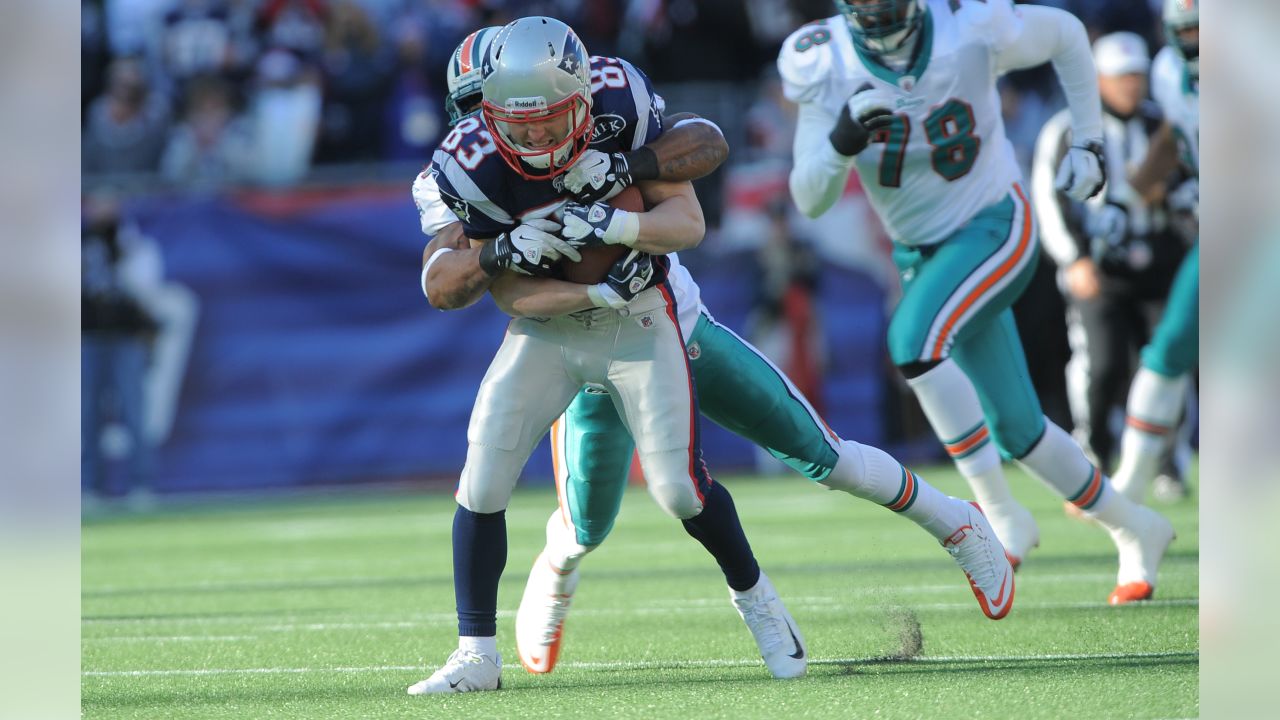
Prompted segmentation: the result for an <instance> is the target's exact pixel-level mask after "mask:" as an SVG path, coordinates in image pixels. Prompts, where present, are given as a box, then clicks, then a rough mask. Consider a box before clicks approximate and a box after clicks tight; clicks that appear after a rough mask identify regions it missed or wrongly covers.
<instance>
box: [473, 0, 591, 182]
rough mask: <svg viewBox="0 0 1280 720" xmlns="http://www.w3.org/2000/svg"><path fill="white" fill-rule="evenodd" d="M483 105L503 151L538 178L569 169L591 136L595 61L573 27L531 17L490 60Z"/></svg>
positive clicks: (509, 29)
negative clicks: (592, 83)
mask: <svg viewBox="0 0 1280 720" xmlns="http://www.w3.org/2000/svg"><path fill="white" fill-rule="evenodd" d="M483 95H484V101H483V102H482V103H481V111H482V112H483V114H484V119H485V123H486V124H487V125H488V126H489V130H490V132H491V133H492V134H493V139H494V141H495V144H496V145H497V146H498V152H499V153H500V154H501V155H502V158H503V159H504V160H506V162H507V165H509V166H510V167H511V168H512V169H513V170H515V171H516V172H517V173H519V174H520V175H521V176H522V177H525V178H528V179H531V180H545V179H548V178H552V177H555V176H557V175H559V174H561V173H564V172H566V171H567V170H568V169H569V167H570V166H571V165H573V163H574V162H575V161H576V160H577V159H578V157H580V156H581V155H582V153H583V152H585V151H586V149H587V145H588V143H590V142H591V130H592V121H591V59H590V56H589V55H588V54H587V51H586V49H585V48H583V46H582V42H581V41H580V40H578V36H577V35H575V34H574V32H573V30H572V29H570V28H569V26H568V25H565V24H564V23H562V22H560V21H559V20H555V19H552V18H544V17H526V18H521V19H519V20H516V21H515V22H513V23H511V24H509V25H507V26H506V27H504V28H502V30H500V31H499V32H498V35H497V37H496V38H495V39H494V41H493V45H492V46H491V47H490V49H489V54H488V55H486V56H485V59H484V87H483Z"/></svg>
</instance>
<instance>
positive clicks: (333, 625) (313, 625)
mask: <svg viewBox="0 0 1280 720" xmlns="http://www.w3.org/2000/svg"><path fill="white" fill-rule="evenodd" d="M953 589H954V588H953ZM787 604H788V605H789V606H790V607H791V609H793V610H807V611H810V612H859V613H876V612H882V611H884V610H885V609H886V608H905V609H908V610H917V611H938V612H976V608H975V606H974V603H973V601H971V600H969V601H965V602H951V603H914V602H910V601H908V600H904V599H902V598H900V597H893V596H888V597H886V598H885V599H884V602H881V603H877V604H875V605H861V604H856V603H850V602H849V601H848V599H847V598H831V597H806V598H800V599H799V600H798V601H794V602H788V603H787ZM1199 606H1200V599H1199V598H1171V599H1164V600H1162V599H1159V598H1157V599H1155V600H1147V601H1144V602H1142V603H1138V604H1135V605H1134V606H1132V610H1134V611H1140V610H1141V609H1142V608H1155V607H1199ZM728 607H729V604H728V602H727V601H725V600H710V599H694V600H691V601H688V602H687V603H686V606H685V607H684V608H683V609H682V610H681V612H683V613H720V612H723V611H725V609H727V608H728ZM1014 608H1015V610H1016V609H1023V610H1093V609H1103V608H1111V606H1110V605H1108V604H1107V603H1106V602H1104V601H1101V600H1096V601H1095V600H1082V601H1078V602H1040V603H1018V604H1016V605H1015V606H1014ZM671 611H672V608H670V607H640V608H592V607H584V608H577V609H575V610H574V613H573V614H574V617H599V616H614V615H667V614H670V613H671ZM1111 611H1112V612H1127V611H1128V610H1127V609H1122V608H1115V609H1112V610H1111ZM515 615H516V613H515V611H514V610H499V611H498V617H499V618H504V619H506V618H513V617H515ZM359 617H361V616H359V615H342V616H338V617H335V618H330V619H326V620H324V621H320V622H307V620H310V618H299V617H292V616H283V617H262V618H254V617H245V616H240V615H208V616H205V617H198V618H182V617H174V618H166V617H162V616H161V617H145V618H110V619H94V618H87V619H85V620H83V621H82V622H83V624H85V625H92V626H95V627H103V626H105V625H108V624H115V623H135V624H167V623H172V624H174V625H197V626H199V625H228V624H238V623H239V624H244V625H245V626H247V627H248V628H251V629H252V630H254V631H255V632H297V631H301V630H308V631H329V630H369V629H380V628H381V629H388V630H394V629H404V628H416V627H423V626H427V625H431V624H438V623H445V624H448V623H452V622H455V621H456V620H457V616H456V615H454V614H453V613H423V614H418V615H410V616H408V617H407V618H406V619H404V620H378V621H366V622H361V621H359V620H358V618H359ZM347 618H351V619H352V620H348V619H347ZM282 621H283V622H282ZM258 623H271V624H269V625H259V624H258ZM109 637H110V636H100V637H97V638H85V639H86V640H102V639H107V638H109ZM158 637H163V636H158ZM227 637H232V636H227Z"/></svg>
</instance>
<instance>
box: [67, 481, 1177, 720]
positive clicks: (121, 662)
mask: <svg viewBox="0 0 1280 720" xmlns="http://www.w3.org/2000/svg"><path fill="white" fill-rule="evenodd" d="M1010 474H1011V482H1013V483H1015V489H1016V491H1017V492H1018V494H1019V496H1020V498H1022V499H1023V501H1024V502H1026V503H1027V504H1028V505H1029V506H1030V507H1031V508H1032V510H1033V511H1034V512H1035V513H1036V516H1037V519H1038V520H1039V521H1040V526H1041V532H1042V543H1041V548H1040V549H1039V550H1037V551H1036V552H1034V553H1033V554H1032V555H1031V558H1030V560H1029V561H1028V563H1027V564H1026V565H1024V566H1023V570H1022V571H1021V572H1020V573H1019V575H1018V589H1017V601H1016V604H1015V606H1014V609H1013V612H1012V613H1011V614H1010V616H1009V617H1008V618H1006V619H1005V620H1002V621H1000V622H992V621H990V620H987V619H986V618H984V617H983V615H982V613H981V612H980V611H979V609H978V607H977V604H976V603H975V601H974V599H973V596H972V594H971V593H970V591H969V589H968V585H967V583H966V582H965V580H964V576H963V575H962V574H961V572H960V571H959V569H958V568H957V567H956V566H955V565H954V564H953V563H952V561H951V559H950V558H949V557H948V556H947V555H946V553H945V552H943V551H942V550H941V549H940V548H939V547H938V546H937V545H936V544H935V543H934V542H933V541H932V540H931V539H930V538H929V537H928V536H927V535H926V534H925V533H924V532H923V531H921V530H919V529H918V528H916V527H915V526H914V525H912V524H911V523H909V522H908V521H906V520H904V519H902V518H899V517H897V516H895V515H893V514H892V513H890V512H888V511H887V510H884V509H882V508H879V507H875V506H873V505H871V504H869V503H866V502H862V501H858V500H855V499H853V498H851V497H849V496H847V495H844V494H840V493H833V492H828V491H825V490H823V489H821V488H818V487H815V486H812V485H810V484H809V483H808V482H807V481H804V480H800V479H798V478H795V477H786V478H777V479H767V480H755V479H735V478H726V479H725V480H726V482H725V485H726V486H727V487H728V488H729V489H730V491H731V492H732V493H733V495H734V498H735V499H736V501H737V505H738V509H739V513H740V514H741V516H742V519H743V523H744V524H745V526H746V528H747V533H748V535H749V536H750V538H751V539H752V543H753V546H754V547H755V550H756V554H757V556H758V557H759V559H760V562H761V566H762V567H763V568H764V569H765V571H766V572H768V573H769V575H770V577H771V578H772V579H773V581H774V583H775V584H776V585H777V587H778V589H779V592H780V593H781V594H782V597H783V599H784V600H785V601H786V602H787V605H788V607H789V608H790V610H791V612H792V614H793V615H794V616H795V618H796V621H797V623H798V624H799V625H800V627H801V629H802V630H803V632H804V633H805V636H806V638H807V640H808V644H809V651H810V656H811V658H812V660H811V663H810V666H809V674H808V676H807V677H806V678H803V679H800V680H790V681H777V680H773V679H771V678H770V677H769V674H768V671H767V670H766V669H765V667H764V665H763V663H762V662H761V661H760V658H759V657H758V655H757V653H756V648H755V645H754V643H753V642H752V640H751V637H750V635H749V633H748V632H747V630H746V628H745V626H744V625H743V624H742V622H741V620H739V619H738V616H737V614H736V613H735V612H734V610H733V608H732V606H731V605H730V604H729V600H728V594H727V590H726V588H725V586H724V583H723V580H722V578H721V576H720V574H719V571H718V569H717V568H716V566H715V564H714V562H713V561H712V560H711V558H710V557H709V556H708V555H707V554H706V553H705V552H704V551H703V550H702V548H701V546H699V545H698V544H697V543H696V542H694V541H693V540H692V539H691V538H689V537H688V536H686V535H685V534H684V532H683V531H682V530H681V528H680V526H679V524H678V523H676V522H675V521H673V520H671V519H670V518H668V517H666V516H665V515H663V514H662V513H661V512H660V511H659V510H658V509H657V508H656V506H655V505H654V504H653V503H652V502H651V501H650V500H649V498H648V496H647V495H646V494H645V493H644V491H643V490H632V491H631V492H630V494H629V495H628V497H627V499H626V501H625V502H624V504H623V511H622V515H621V517H620V518H619V520H618V524H617V526H616V528H615V530H614V533H613V535H612V537H611V538H610V540H609V542H608V543H606V545H605V546H604V547H602V548H601V549H600V550H598V551H597V552H596V553H594V554H593V555H592V556H590V557H589V558H588V559H587V560H586V561H585V562H584V563H583V573H582V583H581V585H580V586H579V589H578V592H577V596H576V598H575V600H574V609H573V612H572V613H571V615H570V617H569V620H568V623H567V624H566V634H565V644H564V649H563V651H562V655H561V661H560V664H559V666H558V667H557V668H556V671H555V672H554V673H552V674H550V675H545V676H533V675H529V674H527V673H525V671H524V670H523V669H522V668H521V667H520V664H519V660H518V659H517V658H516V654H515V640H514V635H513V629H512V627H513V623H514V620H513V617H514V614H515V609H516V606H517V604H518V603H519V598H520V593H521V591H522V589H523V586H524V580H525V576H526V573H527V568H528V566H529V564H530V562H531V561H532V559H533V557H534V555H535V554H536V553H537V551H538V550H539V548H540V547H541V545H542V529H543V525H544V523H545V521H546V517H547V515H548V514H549V513H550V511H551V510H552V509H553V508H554V506H555V496H554V493H553V491H552V490H550V489H549V488H548V489H545V490H543V489H535V490H522V491H519V492H517V494H516V496H515V498H514V500H513V501H512V504H511V508H510V509H509V510H508V512H507V522H508V527H509V537H510V548H511V549H510V555H509V560H508V563H507V571H506V574H505V576H504V579H503V585H502V588H501V595H500V598H499V608H500V614H499V620H498V627H499V638H498V641H499V647H500V649H501V651H502V653H503V656H504V657H505V658H506V670H505V672H504V678H503V681H504V689H503V690H502V691H500V692H496V693H474V694H467V695H454V696H448V697H438V696H437V697H410V696H408V695H406V694H405V692H404V689H405V687H406V686H408V685H410V684H412V683H413V682H415V681H417V680H419V679H421V678H422V677H425V675H426V674H427V673H428V671H429V670H432V669H434V668H435V667H436V666H438V665H439V664H441V663H443V661H444V659H445V657H446V656H447V655H448V653H449V652H450V651H451V650H452V648H453V647H455V643H456V639H455V627H456V626H455V618H454V614H453V586H452V570H451V568H452V565H451V559H450V547H449V535H450V527H451V521H452V517H453V510H454V507H455V506H454V502H453V498H452V496H451V495H449V494H446V493H441V494H411V493H404V492H397V493H387V492H385V491H383V492H378V493H365V494H350V495H343V496H340V497H326V498H309V499H300V500H268V501H262V502H258V503H254V504H251V505H220V506H204V507H197V508H186V509H182V508H171V509H167V510H163V511H161V512H158V513H155V514H151V515H146V516H132V517H131V516H116V517H103V518H99V519H94V520H89V521H86V523H85V525H84V528H83V566H82V567H83V571H82V572H83V587H82V593H83V605H82V614H83V625H82V643H83V644H82V649H83V677H82V707H83V710H84V717H86V718H107V717H112V718H115V717H129V718H143V717H146V718H245V719H250V718H251V719H255V720H256V719H258V718H435V717H457V718H466V719H467V720H472V719H475V718H495V717H497V718H543V717H546V718H553V717H554V718H583V719H587V718H591V719H595V718H610V717H625V718H677V717H680V718H683V717H696V718H699V719H700V720H702V719H707V718H729V719H732V720H741V719H744V718H784V717H785V718H863V717H877V718H943V717H946V718H970V717H992V718H1019V719H1022V718H1050V717H1071V718H1113V717H1114V718H1119V717H1125V718H1181V717H1194V716H1196V715H1198V714H1199V711H1198V707H1199V691H1198V675H1199V637H1198V630H1197V617H1198V612H1199V601H1198V590H1197V588H1198V575H1199V573H1198V567H1197V563H1198V558H1199V551H1198V547H1199V538H1198V521H1197V504H1196V503H1195V502H1194V501H1189V502H1185V503H1183V504H1181V505H1177V506H1173V507H1168V506H1165V507H1162V508H1161V509H1162V511H1163V512H1165V513H1166V514H1167V515H1168V516H1169V518H1170V519H1171V520H1172V521H1173V523H1174V526H1175V527H1176V528H1177V530H1178V539H1177V540H1176V541H1175V542H1174V544H1173V546H1172V548H1171V549H1170V554H1169V556H1168V557H1167V558H1166V560H1165V564H1164V567H1163V569H1162V572H1161V576H1160V584H1159V586H1158V588H1157V591H1156V598H1157V599H1156V600H1155V601H1153V602H1150V603H1146V604H1143V605H1141V606H1132V607H1124V608H1112V607H1108V606H1107V605H1106V597H1107V594H1108V593H1109V592H1110V590H1111V587H1112V585H1113V581H1114V574H1115V567H1114V563H1115V557H1114V554H1113V551H1112V546H1111V544H1110V541H1109V540H1108V539H1107V537H1106V534H1105V533H1104V532H1103V531H1101V530H1100V529H1097V528H1092V527H1088V526H1085V525H1083V524H1081V523H1079V522H1077V521H1074V520H1069V519H1067V518H1066V517H1064V515H1063V513H1062V511H1061V505H1060V503H1059V502H1058V501H1056V500H1055V499H1054V498H1053V497H1052V496H1051V495H1050V494H1049V493H1048V492H1047V491H1046V490H1044V489H1043V488H1042V487H1041V486H1040V485H1039V484H1037V483H1035V482H1034V481H1032V480H1030V479H1028V478H1026V477H1025V476H1023V475H1021V474H1020V473H1018V472H1017V471H1016V470H1015V471H1011V473H1010ZM924 476H925V477H927V478H929V479H930V480H931V481H933V482H934V483H935V484H937V485H939V486H941V487H942V488H943V489H944V490H946V491H947V492H951V493H954V494H965V492H964V491H965V488H964V484H963V481H962V480H960V478H959V477H958V475H956V474H955V473H954V471H952V470H951V469H950V468H946V469H943V468H926V469H925V472H924ZM915 621H918V623H919V627H920V630H921V632H922V635H923V646H922V650H921V652H920V653H919V655H918V656H917V657H915V658H914V659H912V660H909V661H901V660H897V661H895V660H890V659H888V658H890V657H892V656H894V655H897V654H899V653H901V652H902V650H903V648H904V645H910V636H911V634H912V628H913V626H914V622H915ZM904 639H905V640H904Z"/></svg>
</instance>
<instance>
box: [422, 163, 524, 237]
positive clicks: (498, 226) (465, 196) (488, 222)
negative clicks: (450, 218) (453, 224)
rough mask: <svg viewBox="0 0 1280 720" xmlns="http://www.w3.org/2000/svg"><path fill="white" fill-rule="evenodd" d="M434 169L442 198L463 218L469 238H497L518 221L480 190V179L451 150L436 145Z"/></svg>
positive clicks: (432, 166)
mask: <svg viewBox="0 0 1280 720" xmlns="http://www.w3.org/2000/svg"><path fill="white" fill-rule="evenodd" d="M499 162H501V160H499ZM495 167H496V166H495ZM431 170H432V171H434V172H435V179H436V185H437V186H438V187H439V190H440V199H441V200H443V201H444V202H445V204H447V205H448V206H449V209H450V210H453V214H454V215H457V216H458V220H460V221H462V224H463V227H464V228H465V229H466V233H467V236H468V237H471V238H475V239H477V240H482V239H484V238H490V237H494V236H496V235H499V234H501V233H502V232H505V231H506V230H508V229H510V227H511V226H512V225H513V224H515V221H514V219H513V218H512V217H511V215H510V214H509V213H508V212H507V211H505V210H503V209H502V208H501V207H499V206H498V204H497V203H496V202H494V201H493V199H492V198H490V197H489V196H488V194H486V193H485V192H484V191H483V190H481V189H480V185H479V184H478V183H477V179H473V178H472V177H471V175H470V174H469V173H468V172H467V170H466V169H465V168H463V167H462V166H461V165H460V164H459V163H458V160H457V158H456V157H454V155H453V154H452V153H450V152H448V151H447V150H445V149H443V148H437V149H436V152H435V155H434V156H433V157H432V159H431Z"/></svg>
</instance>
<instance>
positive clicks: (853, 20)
mask: <svg viewBox="0 0 1280 720" xmlns="http://www.w3.org/2000/svg"><path fill="white" fill-rule="evenodd" d="M835 3H836V9H837V10H839V11H840V13H841V14H842V15H844V17H845V20H847V21H848V22H849V30H850V32H852V33H853V42H854V43H856V44H857V45H858V47H860V48H862V49H863V50H866V51H868V52H872V53H877V54H883V53H890V52H893V51H894V50H898V49H899V48H903V47H906V46H907V43H908V42H909V41H911V40H913V39H914V38H915V36H916V32H917V31H918V30H919V29H920V26H921V24H922V23H923V22H924V11H925V7H924V0H835Z"/></svg>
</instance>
